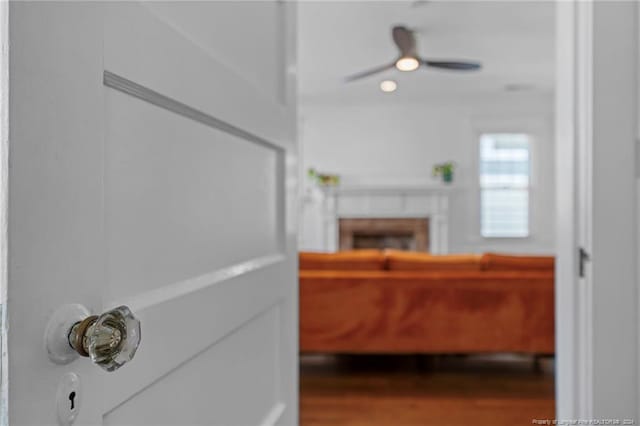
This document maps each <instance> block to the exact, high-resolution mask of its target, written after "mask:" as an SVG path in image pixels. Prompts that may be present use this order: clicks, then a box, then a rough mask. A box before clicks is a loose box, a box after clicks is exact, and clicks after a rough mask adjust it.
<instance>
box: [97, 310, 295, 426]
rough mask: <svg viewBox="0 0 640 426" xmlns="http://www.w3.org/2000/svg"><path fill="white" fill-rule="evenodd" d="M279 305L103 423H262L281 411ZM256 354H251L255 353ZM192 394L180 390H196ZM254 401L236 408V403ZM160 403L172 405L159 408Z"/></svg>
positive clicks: (129, 402) (178, 369) (138, 395)
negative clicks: (242, 407) (239, 408)
mask: <svg viewBox="0 0 640 426" xmlns="http://www.w3.org/2000/svg"><path fill="white" fill-rule="evenodd" d="M279 322H280V312H279V311H278V308H277V307H274V308H272V309H269V310H268V311H266V312H265V313H263V314H261V315H260V316H258V317H256V318H254V319H253V320H251V321H250V322H248V323H247V324H245V325H243V326H242V327H241V329H240V330H238V331H237V332H233V333H231V334H229V335H228V336H226V337H223V340H222V341H220V342H219V344H214V345H210V346H209V347H208V348H206V349H205V350H204V351H202V352H200V353H198V354H197V355H195V356H194V357H193V358H191V359H189V360H187V361H185V362H184V363H183V364H181V365H179V366H178V367H176V368H175V369H174V370H172V371H171V372H170V373H168V374H167V375H166V376H164V377H162V379H161V380H159V381H156V382H154V383H152V384H150V385H149V387H147V388H145V389H144V391H143V392H140V393H138V394H136V395H135V396H133V397H132V398H131V399H129V400H127V402H125V403H123V404H121V405H119V406H117V407H115V408H113V409H112V410H111V411H110V412H108V413H107V414H106V415H105V423H104V424H105V425H123V424H136V425H181V424H201V423H202V419H207V418H212V417H215V418H216V419H217V420H218V421H219V424H224V425H238V426H243V425H262V424H264V421H265V420H266V419H268V418H270V417H271V416H273V415H274V414H278V413H281V411H282V409H283V408H284V405H283V404H282V403H281V399H280V393H279V385H278V375H279V371H278V358H279V356H280V342H279V328H280V327H279ZM256 353H258V354H260V356H254V354H256ZM194 384H196V389H194V392H181V391H176V390H185V389H190V388H192V387H194ZM242 400H247V401H252V404H250V405H249V406H247V407H246V409H241V410H238V408H237V401H242ZM158 401H170V403H168V404H160V405H159V404H158Z"/></svg>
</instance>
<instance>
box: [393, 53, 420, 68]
mask: <svg viewBox="0 0 640 426" xmlns="http://www.w3.org/2000/svg"><path fill="white" fill-rule="evenodd" d="M419 66H420V62H418V60H417V59H416V58H413V57H411V56H403V57H402V58H400V59H398V60H397V61H396V68H398V69H399V70H400V71H414V70H417V69H418V67H419Z"/></svg>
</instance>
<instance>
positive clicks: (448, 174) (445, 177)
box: [433, 161, 454, 183]
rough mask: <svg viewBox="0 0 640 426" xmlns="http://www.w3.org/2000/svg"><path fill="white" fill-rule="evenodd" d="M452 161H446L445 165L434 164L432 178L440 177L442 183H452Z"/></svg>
mask: <svg viewBox="0 0 640 426" xmlns="http://www.w3.org/2000/svg"><path fill="white" fill-rule="evenodd" d="M453 169H454V164H453V161H447V162H446V163H440V164H435V165H434V166H433V176H434V177H436V176H442V181H443V182H444V183H451V182H453Z"/></svg>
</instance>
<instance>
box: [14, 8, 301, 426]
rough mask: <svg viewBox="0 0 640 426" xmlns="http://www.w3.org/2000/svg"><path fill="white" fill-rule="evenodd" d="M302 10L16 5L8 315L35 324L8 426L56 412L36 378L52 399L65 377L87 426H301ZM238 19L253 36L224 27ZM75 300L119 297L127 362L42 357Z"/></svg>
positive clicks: (110, 301) (49, 420)
mask: <svg viewBox="0 0 640 426" xmlns="http://www.w3.org/2000/svg"><path fill="white" fill-rule="evenodd" d="M294 17H295V10H294V5H293V4H292V3H289V2H277V1H273V2H260V3H259V4H258V3H253V2H247V3H242V4H240V3H237V2H210V3H198V2H194V3H175V4H174V3H166V4H165V3H163V4H154V5H148V4H141V3H118V2H114V3H89V2H88V3H82V4H80V3H69V4H60V3H25V4H20V5H13V4H12V13H11V15H10V21H11V24H12V25H11V28H12V33H11V41H12V42H13V43H12V46H16V49H18V48H20V49H24V51H25V52H28V53H27V54H23V53H22V52H13V51H12V52H11V58H10V59H11V60H12V61H13V64H12V65H13V68H12V72H15V74H14V77H12V80H11V88H12V92H13V93H16V95H15V97H14V98H13V100H12V104H11V113H12V114H13V118H12V122H11V123H10V124H11V126H12V129H15V133H14V136H15V138H14V139H15V143H21V145H20V146H16V147H15V149H14V148H13V146H12V154H11V158H10V160H11V161H12V171H11V173H12V176H11V177H12V180H11V187H10V196H11V194H13V200H10V213H12V215H11V217H12V219H10V231H11V233H10V235H12V237H11V238H10V274H12V278H10V282H9V284H10V285H9V292H10V294H11V291H12V290H13V291H14V292H13V294H14V295H15V296H16V297H15V298H14V300H12V303H13V304H12V305H11V307H10V309H15V311H14V314H13V315H10V322H12V323H14V324H18V323H20V324H21V325H24V326H25V327H26V329H27V332H28V333H29V335H28V336H23V335H17V334H14V335H11V334H10V341H9V350H10V357H9V359H10V363H11V364H10V376H12V377H15V380H14V381H13V382H11V388H10V398H12V395H13V398H12V405H11V406H10V420H11V422H12V424H14V423H15V424H33V425H36V424H54V423H55V411H54V410H53V409H51V410H50V411H47V412H45V413H43V414H39V413H36V412H34V410H32V409H31V407H32V406H31V405H29V403H27V402H25V400H27V395H28V393H29V391H30V387H29V381H33V380H35V379H36V376H35V373H34V372H37V374H38V377H37V380H38V382H40V381H42V382H43V383H42V386H41V387H42V389H44V390H42V391H41V392H40V391H38V392H36V393H35V395H34V397H33V398H32V403H33V404H35V406H41V405H42V406H51V407H55V399H54V396H55V389H56V386H57V383H58V380H59V378H60V376H61V375H62V374H63V373H64V372H67V371H74V372H77V373H78V374H80V376H81V380H82V383H83V397H82V401H83V406H82V409H81V412H80V415H79V418H78V421H77V424H98V423H101V422H102V423H104V424H113V425H137V424H154V425H158V424H165V425H190V424H194V425H195V424H207V425H239V426H240V425H241V426H245V425H265V426H266V425H272V424H273V425H276V424H277V425H285V424H286V425H289V424H296V423H297V371H296V368H297V289H296V287H297V283H296V279H295V270H296V248H295V240H296V239H295V232H296V228H297V227H296V225H295V222H294V221H293V220H292V219H293V215H292V214H291V212H292V211H294V209H295V199H294V198H293V197H292V196H293V195H295V191H296V185H295V175H296V167H295V152H294V146H295V140H294V139H295V132H296V129H295V121H296V120H295V79H294V74H293V72H292V70H293V69H294V68H293V62H294V60H295V56H294V55H293V52H294V51H295V48H294V46H293V45H292V44H291V43H290V42H289V41H288V40H291V39H293V37H292V36H293V31H294V28H295V26H294V23H295V18H294ZM208 18H210V19H208ZM70 20H73V22H71V21H70ZM212 22H213V23H215V22H217V23H218V24H219V25H214V26H213V28H208V27H207V23H208V24H209V26H211V23H212ZM245 25H248V27H247V28H250V29H251V31H250V32H251V35H252V36H253V35H256V36H258V37H261V38H260V40H258V41H257V42H256V45H255V46H257V50H256V47H255V46H253V45H252V44H251V43H250V42H249V38H250V37H249V38H248V37H247V36H246V35H243V34H244V33H242V31H241V32H240V33H239V35H238V36H237V37H231V36H226V34H227V31H229V30H230V29H233V28H240V29H241V28H243V27H244V26H245ZM30 31H31V32H33V33H34V34H31V33H30ZM60 43H63V45H62V46H61V45H60ZM252 46H253V47H252ZM41 49H49V50H50V51H51V52H49V51H47V52H41ZM258 50H259V51H258ZM252 52H253V53H255V60H256V61H257V62H260V63H262V65H260V64H252V62H253V60H250V59H248V57H247V55H248V54H250V53H252ZM62 61H66V62H65V63H63V62H62ZM250 65H252V66H254V68H248V67H249V66H250ZM261 66H263V68H262V69H261V68H260V67H261ZM48 67H49V68H50V70H49V69H48ZM67 75H68V78H67ZM65 85H66V86H65ZM34 86H35V87H34ZM14 88H15V89H14ZM38 89H41V90H40V91H38ZM33 113H36V114H38V120H39V123H38V125H37V126H34V125H33V123H34V120H33V115H32V114H33ZM13 143H14V141H12V144H13ZM59 226H62V227H61V228H59ZM76 262H84V263H82V264H81V265H76ZM23 265H28V267H29V268H30V270H29V271H25V270H24V269H23V267H24V266H23ZM76 269H77V271H78V272H76ZM58 272H59V273H58ZM28 282H37V283H41V282H47V284H48V285H47V286H46V288H45V286H41V287H32V288H31V289H27V290H25V288H24V287H22V288H20V289H18V288H17V285H22V286H24V285H25V283H28ZM34 299H35V300H34ZM73 302H75V303H82V304H85V305H87V306H88V307H89V308H90V309H91V310H92V311H93V312H95V313H99V312H102V311H104V310H105V309H108V308H111V307H114V306H117V305H120V304H125V305H128V306H129V307H130V308H131V310H132V311H133V312H134V313H135V314H136V315H137V316H138V317H139V318H140V320H141V323H142V342H141V346H140V348H139V349H138V352H137V354H136V357H135V359H134V360H133V361H131V362H130V363H128V364H127V365H125V366H124V367H123V368H122V369H120V370H117V371H115V372H113V373H105V372H104V371H101V370H99V368H98V367H96V366H93V365H90V363H89V361H88V360H87V359H79V360H76V361H74V362H72V363H71V364H68V365H64V366H56V365H54V364H52V363H50V362H49V361H48V360H47V359H46V356H45V355H43V354H42V343H41V342H42V334H43V330H44V326H45V325H46V319H47V317H48V316H49V315H50V314H51V313H52V312H53V310H55V309H56V308H57V307H58V306H60V305H62V304H65V303H73ZM34 303H35V306H37V307H38V310H39V312H40V311H42V312H41V314H40V313H39V314H37V315H32V316H28V315H25V314H23V313H22V310H25V309H27V306H29V304H32V305H33V304H34ZM14 328H15V329H17V327H14ZM11 338H12V339H13V341H12V340H11ZM36 342H37V345H36ZM18 351H24V352H28V353H34V354H37V357H36V358H35V359H30V358H26V360H25V361H28V362H22V361H21V360H20V359H19V358H20V356H19V355H18V354H20V353H21V352H18ZM27 367H28V368H27ZM13 401H15V402H13ZM47 404H48V405H47Z"/></svg>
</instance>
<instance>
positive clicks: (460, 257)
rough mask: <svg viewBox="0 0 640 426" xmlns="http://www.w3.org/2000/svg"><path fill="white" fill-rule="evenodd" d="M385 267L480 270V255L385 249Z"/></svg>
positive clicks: (414, 269)
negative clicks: (437, 253)
mask: <svg viewBox="0 0 640 426" xmlns="http://www.w3.org/2000/svg"><path fill="white" fill-rule="evenodd" d="M385 254H386V258H387V269H389V270H391V271H480V270H481V264H480V258H481V257H480V255H477V254H448V255H433V254H429V253H420V252H412V251H400V250H387V251H386V252H385Z"/></svg>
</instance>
